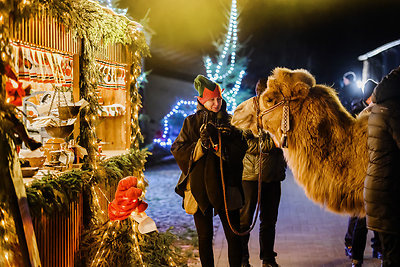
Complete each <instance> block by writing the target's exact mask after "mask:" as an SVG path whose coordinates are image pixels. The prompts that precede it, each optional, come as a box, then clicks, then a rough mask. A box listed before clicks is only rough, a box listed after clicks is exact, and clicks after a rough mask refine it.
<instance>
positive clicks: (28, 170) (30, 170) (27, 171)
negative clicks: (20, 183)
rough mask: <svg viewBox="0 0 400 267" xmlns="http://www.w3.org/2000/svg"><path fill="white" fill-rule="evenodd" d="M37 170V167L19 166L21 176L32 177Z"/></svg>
mask: <svg viewBox="0 0 400 267" xmlns="http://www.w3.org/2000/svg"><path fill="white" fill-rule="evenodd" d="M38 171H39V168H38V167H23V168H21V172H22V177H32V176H34V175H35V174H36V173H37V172H38Z"/></svg>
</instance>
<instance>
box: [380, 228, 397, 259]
mask: <svg viewBox="0 0 400 267" xmlns="http://www.w3.org/2000/svg"><path fill="white" fill-rule="evenodd" d="M379 238H380V240H381V244H382V253H383V260H382V267H399V266H400V235H394V234H388V233H384V232H379Z"/></svg>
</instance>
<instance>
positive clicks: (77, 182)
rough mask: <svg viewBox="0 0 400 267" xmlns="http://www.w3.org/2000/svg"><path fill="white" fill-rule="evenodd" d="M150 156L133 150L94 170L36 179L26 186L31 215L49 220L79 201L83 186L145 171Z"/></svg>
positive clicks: (115, 179) (112, 181) (89, 186)
mask: <svg viewBox="0 0 400 267" xmlns="http://www.w3.org/2000/svg"><path fill="white" fill-rule="evenodd" d="M148 153H149V152H147V151H146V150H131V151H130V153H129V154H126V155H121V156H115V157H112V158H110V159H109V160H107V161H105V162H104V163H101V164H100V166H99V167H98V168H97V169H95V170H92V169H89V168H88V167H86V168H85V170H72V171H68V172H65V173H63V174H62V175H60V176H58V177H55V176H54V175H50V174H48V175H46V176H45V177H43V178H42V179H37V180H34V181H33V182H32V183H31V184H29V185H28V186H27V187H26V194H27V198H28V203H29V207H30V212H31V215H32V216H33V217H36V218H40V216H41V215H42V212H43V213H44V214H45V215H46V216H48V217H50V216H51V215H53V214H54V213H55V212H65V211H67V210H68V207H69V204H70V203H72V202H74V201H77V200H78V197H79V194H80V193H82V192H83V189H84V187H86V188H91V187H92V186H93V185H97V184H113V183H114V184H117V183H118V181H119V180H120V179H122V178H123V177H125V176H130V175H132V174H133V172H134V171H136V170H141V169H143V168H144V162H145V160H146V157H147V155H148ZM145 186H146V184H145ZM91 206H92V205H91Z"/></svg>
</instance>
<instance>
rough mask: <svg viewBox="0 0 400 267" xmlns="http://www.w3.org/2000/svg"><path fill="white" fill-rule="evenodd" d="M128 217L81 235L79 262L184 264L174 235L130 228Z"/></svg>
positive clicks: (101, 264)
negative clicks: (144, 232) (145, 232)
mask: <svg viewBox="0 0 400 267" xmlns="http://www.w3.org/2000/svg"><path fill="white" fill-rule="evenodd" d="M136 227H137V223H136V222H134V221H133V220H132V219H131V218H127V219H125V220H123V221H109V222H107V223H104V224H102V225H99V226H98V227H96V228H94V229H92V231H90V232H86V233H84V235H83V239H82V243H81V249H80V255H81V264H82V266H98V267H108V266H109V267H111V266H132V267H133V266H134V267H136V266H143V265H144V266H154V267H161V266H187V264H186V258H185V257H182V256H181V255H182V253H181V249H180V248H179V247H176V246H175V245H174V242H175V241H176V240H177V238H176V236H175V235H173V234H171V233H170V232H169V231H167V232H165V233H158V232H151V233H148V234H145V235H142V234H140V233H138V231H137V230H135V231H133V228H136Z"/></svg>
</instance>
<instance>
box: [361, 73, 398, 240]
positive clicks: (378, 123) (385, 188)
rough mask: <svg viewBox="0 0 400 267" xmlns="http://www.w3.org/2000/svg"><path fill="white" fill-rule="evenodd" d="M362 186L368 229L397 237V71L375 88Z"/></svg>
mask: <svg viewBox="0 0 400 267" xmlns="http://www.w3.org/2000/svg"><path fill="white" fill-rule="evenodd" d="M372 102H373V103H375V105H374V106H373V107H372V109H371V114H370V117H369V120H368V150H369V164H368V169H367V176H366V178H365V184H364V199H365V205H366V212H367V225H368V228H370V229H372V230H376V231H381V232H386V233H392V234H397V235H400V68H398V69H396V70H394V71H392V72H391V73H390V74H389V75H388V76H386V77H385V78H383V79H382V81H381V82H380V83H379V84H378V86H377V87H376V88H375V90H374V92H373V95H372Z"/></svg>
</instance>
